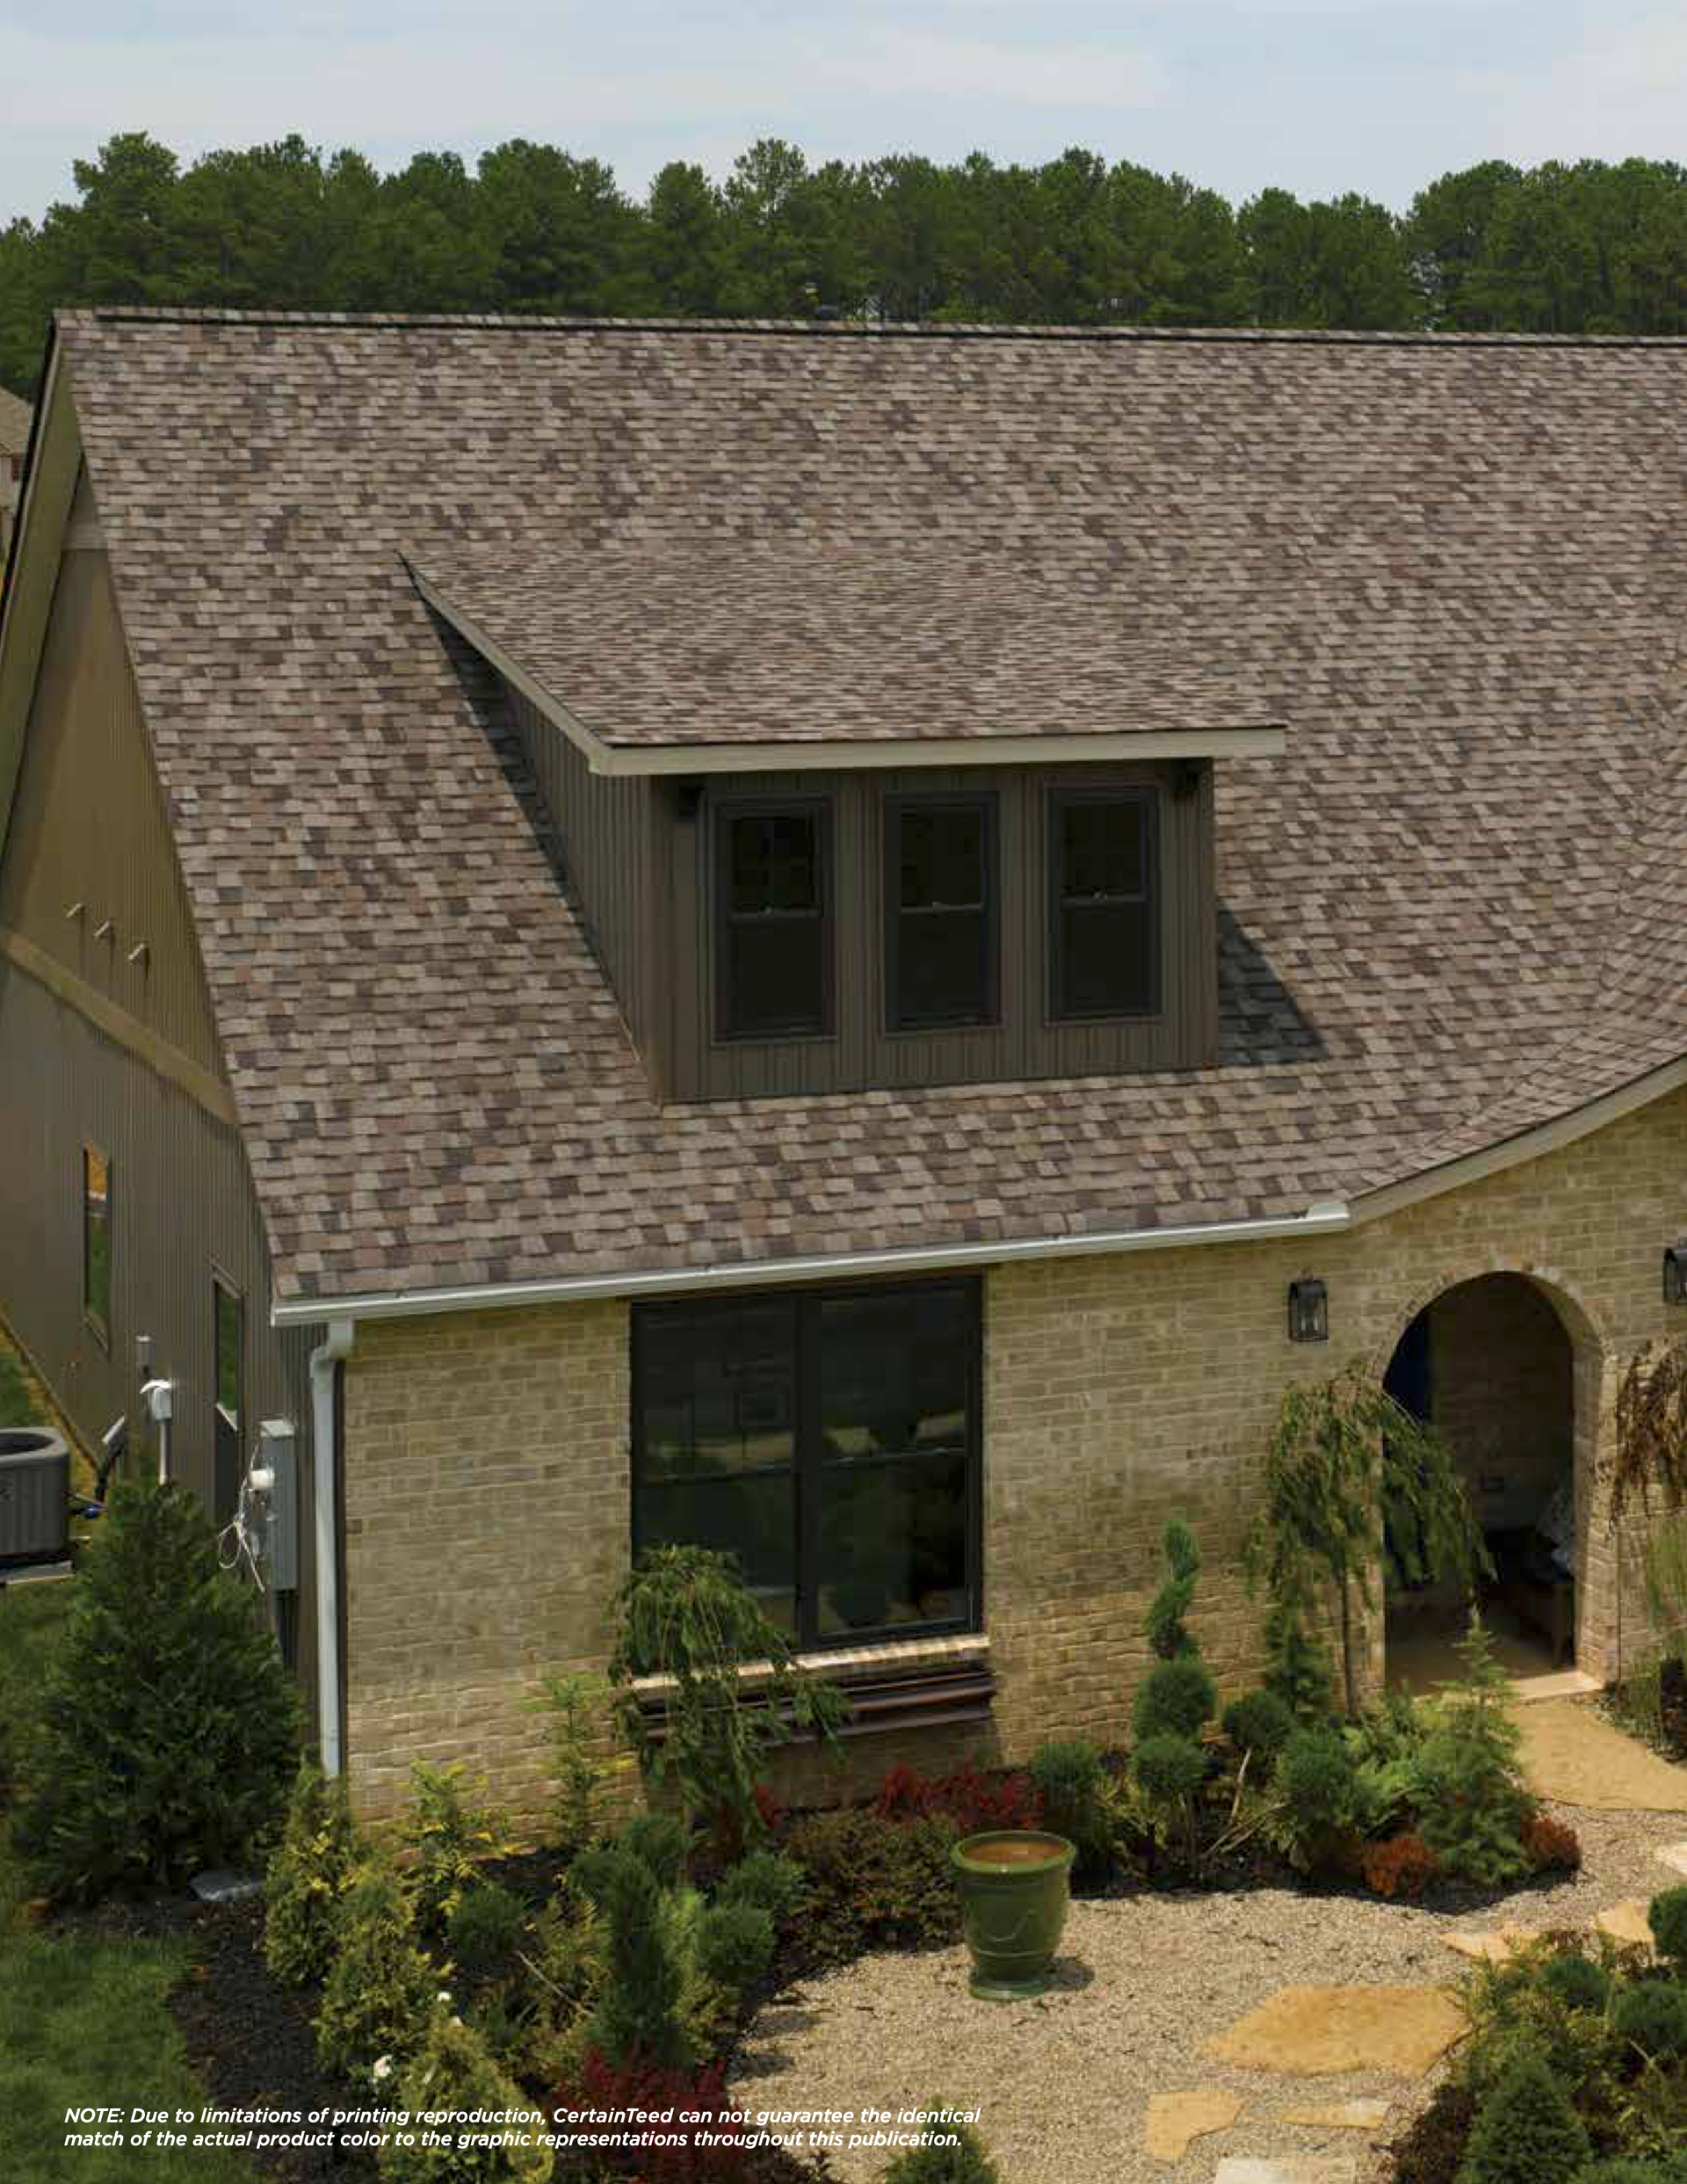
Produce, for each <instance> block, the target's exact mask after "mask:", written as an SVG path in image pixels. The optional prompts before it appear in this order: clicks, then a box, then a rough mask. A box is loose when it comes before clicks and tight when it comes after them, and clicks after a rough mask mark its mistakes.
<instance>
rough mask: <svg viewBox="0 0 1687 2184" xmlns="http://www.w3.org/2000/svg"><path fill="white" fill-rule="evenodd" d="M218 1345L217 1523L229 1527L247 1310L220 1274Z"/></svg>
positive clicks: (215, 1293)
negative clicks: (227, 1524)
mask: <svg viewBox="0 0 1687 2184" xmlns="http://www.w3.org/2000/svg"><path fill="white" fill-rule="evenodd" d="M211 1299H212V1310H213V1317H214V1333H215V1343H216V1373H217V1397H216V1405H215V1414H214V1426H213V1440H214V1443H215V1448H216V1474H217V1476H216V1496H217V1521H218V1522H219V1523H220V1524H226V1523H227V1522H228V1519H229V1518H230V1517H232V1516H233V1515H234V1513H235V1503H236V1502H237V1501H238V1500H239V1498H240V1477H241V1469H242V1467H241V1460H240V1429H241V1419H242V1416H243V1405H242V1401H241V1393H242V1389H243V1386H244V1383H245V1378H246V1307H245V1304H244V1302H243V1299H242V1297H241V1294H240V1291H239V1290H238V1289H236V1288H235V1286H234V1284H233V1283H232V1282H231V1281H227V1280H226V1279H225V1278H224V1277H223V1276H222V1275H221V1274H219V1273H214V1274H213V1275H212V1277H211Z"/></svg>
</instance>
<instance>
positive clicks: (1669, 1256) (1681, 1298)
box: [1663, 1236, 1687, 1304]
mask: <svg viewBox="0 0 1687 2184" xmlns="http://www.w3.org/2000/svg"><path fill="white" fill-rule="evenodd" d="M1663 1301H1664V1302H1665V1303H1666V1304H1687V1236H1684V1237H1683V1238H1682V1239H1681V1241H1680V1243H1679V1244H1670V1245H1669V1247H1668V1248H1667V1250H1666V1251H1665V1252H1664V1254H1663Z"/></svg>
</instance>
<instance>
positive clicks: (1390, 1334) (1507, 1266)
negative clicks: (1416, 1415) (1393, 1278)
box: [1367, 1252, 1615, 1380]
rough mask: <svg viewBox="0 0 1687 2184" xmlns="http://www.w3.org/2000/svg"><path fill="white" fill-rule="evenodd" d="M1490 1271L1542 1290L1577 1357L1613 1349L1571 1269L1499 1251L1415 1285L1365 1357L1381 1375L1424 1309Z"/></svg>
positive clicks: (1602, 1320) (1609, 1352)
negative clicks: (1513, 1276)
mask: <svg viewBox="0 0 1687 2184" xmlns="http://www.w3.org/2000/svg"><path fill="white" fill-rule="evenodd" d="M1489 1274H1521V1275H1522V1276H1523V1278H1524V1281H1528V1282H1530V1283H1531V1285H1532V1286H1533V1287H1534V1288H1537V1289H1539V1291H1540V1293H1541V1295H1543V1296H1544V1297H1545V1298H1546V1302H1548V1303H1549V1304H1550V1305H1551V1306H1552V1308H1553V1311H1554V1312H1555V1313H1556V1314H1557V1315H1558V1320H1559V1324H1560V1326H1561V1327H1562V1328H1563V1330H1564V1332H1565V1333H1566V1334H1567V1335H1568V1337H1569V1341H1570V1349H1571V1353H1572V1354H1573V1355H1575V1356H1576V1357H1578V1358H1579V1357H1580V1356H1581V1355H1582V1353H1583V1352H1584V1351H1586V1352H1588V1353H1589V1354H1590V1355H1591V1356H1594V1357H1597V1358H1598V1359H1599V1360H1602V1361H1603V1360H1606V1359H1608V1358H1610V1357H1611V1356H1613V1355H1614V1354H1615V1345H1614V1343H1613V1340H1612V1338H1611V1330H1610V1328H1609V1327H1608V1326H1607V1324H1605V1317H1604V1313H1603V1312H1601V1311H1600V1310H1599V1308H1598V1307H1597V1306H1596V1305H1595V1304H1593V1303H1592V1302H1590V1301H1589V1299H1588V1298H1587V1297H1586V1296H1584V1295H1582V1293H1581V1291H1580V1289H1579V1288H1578V1287H1577V1285H1576V1284H1575V1282H1574V1281H1571V1279H1570V1277H1569V1276H1568V1274H1566V1273H1563V1272H1562V1271H1561V1269H1560V1268H1559V1267H1557V1266H1545V1265H1543V1264H1541V1263H1540V1262H1539V1261H1538V1260H1535V1259H1522V1258H1517V1257H1513V1256H1510V1255H1508V1254H1505V1253H1502V1252H1491V1253H1488V1255H1486V1256H1485V1257H1482V1258H1481V1259H1472V1260H1470V1261H1467V1262H1466V1264H1465V1265H1463V1266H1447V1267H1444V1269H1443V1270H1442V1271H1441V1272H1439V1273H1437V1274H1436V1275H1435V1276H1434V1277H1433V1278H1432V1279H1430V1281H1426V1282H1423V1283H1421V1284H1420V1285H1419V1286H1418V1287H1417V1288H1415V1289H1414V1290H1413V1291H1412V1293H1411V1295H1410V1297H1409V1300H1408V1302H1407V1303H1406V1304H1405V1306H1404V1308H1403V1309H1401V1308H1398V1307H1397V1308H1396V1310H1395V1311H1394V1316H1393V1317H1392V1318H1391V1319H1390V1320H1389V1321H1388V1322H1387V1323H1386V1324H1385V1331H1384V1334H1383V1338H1382V1339H1381V1340H1380V1341H1379V1343H1378V1344H1377V1346H1376V1347H1375V1348H1374V1349H1373V1350H1372V1352H1371V1353H1370V1355H1369V1358H1368V1359H1367V1363H1368V1366H1369V1368H1370V1369H1371V1371H1372V1373H1373V1374H1374V1375H1375V1376H1376V1378H1377V1379H1378V1380H1380V1379H1381V1378H1382V1376H1383V1375H1384V1374H1385V1373H1386V1372H1387V1369H1388V1365H1389V1361H1390V1360H1391V1359H1392V1358H1393V1356H1394V1352H1395V1351H1396V1350H1397V1349H1399V1347H1400V1344H1401V1337H1402V1336H1403V1335H1404V1334H1405V1332H1406V1330H1407V1329H1408V1327H1409V1326H1410V1325H1411V1324H1412V1322H1413V1321H1414V1320H1415V1318H1416V1317H1417V1316H1418V1314H1419V1313H1420V1312H1423V1311H1427V1310H1428V1309H1429V1307H1430V1305H1431V1304H1433V1303H1434V1302H1435V1300H1436V1299H1437V1297H1439V1296H1444V1295H1446V1293H1447V1291H1448V1290H1449V1289H1460V1288H1463V1287H1464V1286H1465V1284H1466V1282H1468V1281H1482V1280H1483V1279H1484V1278H1485V1277H1486V1276H1488V1275H1489Z"/></svg>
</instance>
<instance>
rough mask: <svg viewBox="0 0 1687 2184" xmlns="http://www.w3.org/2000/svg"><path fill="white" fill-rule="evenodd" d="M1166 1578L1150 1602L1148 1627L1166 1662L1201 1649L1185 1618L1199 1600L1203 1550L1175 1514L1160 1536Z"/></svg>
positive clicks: (1159, 1653)
mask: <svg viewBox="0 0 1687 2184" xmlns="http://www.w3.org/2000/svg"><path fill="white" fill-rule="evenodd" d="M1160 1551H1161V1553H1162V1555H1163V1556H1165V1561H1166V1578H1165V1582H1164V1584H1163V1585H1162V1586H1161V1587H1160V1590H1159V1591H1158V1592H1157V1593H1155V1596H1154V1599H1153V1600H1151V1601H1150V1602H1149V1605H1148V1619H1147V1622H1146V1623H1145V1625H1144V1628H1145V1629H1146V1630H1147V1631H1148V1643H1149V1644H1150V1646H1152V1647H1153V1649H1154V1651H1155V1653H1156V1654H1157V1655H1158V1657H1159V1658H1160V1659H1162V1661H1171V1660H1176V1659H1177V1657H1178V1656H1179V1655H1180V1654H1183V1653H1194V1652H1197V1651H1199V1649H1198V1646H1197V1645H1196V1643H1195V1640H1194V1637H1193V1636H1191V1632H1190V1629H1189V1627H1188V1624H1187V1623H1186V1622H1185V1621H1184V1618H1185V1616H1187V1614H1189V1611H1190V1608H1191V1605H1192V1604H1193V1602H1194V1599H1195V1580H1196V1579H1197V1578H1198V1577H1199V1575H1200V1573H1201V1550H1200V1548H1199V1547H1198V1544H1197V1543H1196V1539H1195V1535H1194V1534H1193V1533H1192V1532H1191V1530H1190V1528H1189V1527H1188V1526H1187V1525H1186V1524H1185V1523H1184V1520H1183V1519H1182V1518H1181V1517H1173V1518H1172V1519H1171V1520H1170V1521H1169V1524H1168V1525H1167V1526H1166V1528H1165V1530H1164V1531H1163V1532H1162V1534H1161V1535H1160Z"/></svg>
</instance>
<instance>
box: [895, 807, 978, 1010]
mask: <svg viewBox="0 0 1687 2184" xmlns="http://www.w3.org/2000/svg"><path fill="white" fill-rule="evenodd" d="M885 998H886V1014H887V1022H888V1024H889V1027H890V1028H891V1030H893V1031H912V1030H917V1029H922V1028H924V1027H934V1028H935V1027H942V1026H945V1025H959V1024H988V1023H991V1022H993V1021H994V1020H995V1017H996V800H995V798H994V797H990V796H966V797H938V796H902V797H893V798H892V799H890V801H889V802H887V806H886V809H885Z"/></svg>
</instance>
